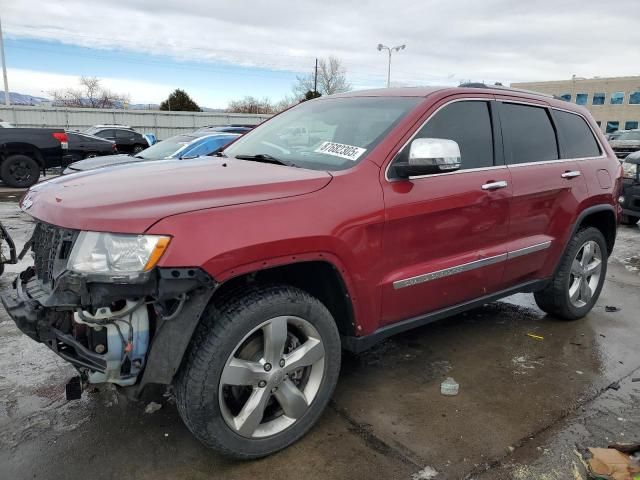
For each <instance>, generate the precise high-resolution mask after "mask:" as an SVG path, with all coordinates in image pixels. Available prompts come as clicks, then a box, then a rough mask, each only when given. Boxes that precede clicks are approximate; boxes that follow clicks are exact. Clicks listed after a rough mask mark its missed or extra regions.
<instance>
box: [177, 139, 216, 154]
mask: <svg viewBox="0 0 640 480" xmlns="http://www.w3.org/2000/svg"><path fill="white" fill-rule="evenodd" d="M220 146H222V141H221V140H220V139H219V138H207V139H204V140H202V141H200V142H199V143H198V144H197V145H194V146H193V147H191V148H190V149H187V150H186V151H185V152H184V153H183V154H182V156H186V157H200V156H202V155H209V154H210V153H213V152H214V151H216V150H217V149H218V148H219V147H220Z"/></svg>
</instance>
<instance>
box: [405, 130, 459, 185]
mask: <svg viewBox="0 0 640 480" xmlns="http://www.w3.org/2000/svg"><path fill="white" fill-rule="evenodd" d="M460 163H461V155H460V147H459V146H458V144H457V143H456V142H454V141H453V140H447V139H444V138H417V139H415V140H414V141H413V142H411V145H410V147H409V158H408V160H407V161H406V162H395V163H394V164H393V167H394V168H395V173H396V176H398V177H400V178H411V177H415V176H419V175H431V174H434V173H444V172H452V171H454V170H458V169H459V168H460Z"/></svg>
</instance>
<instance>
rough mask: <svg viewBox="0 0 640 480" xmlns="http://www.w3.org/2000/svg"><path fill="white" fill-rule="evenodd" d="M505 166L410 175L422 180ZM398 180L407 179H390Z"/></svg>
mask: <svg viewBox="0 0 640 480" xmlns="http://www.w3.org/2000/svg"><path fill="white" fill-rule="evenodd" d="M503 168H507V166H506V165H494V166H493V167H479V168H468V169H466V170H455V171H453V172H442V173H431V174H428V175H413V176H410V177H409V178H408V179H409V180H420V179H421V178H431V177H442V176H444V175H455V174H457V173H467V172H483V171H485V170H500V169H503ZM398 180H405V179H404V178H393V179H391V180H389V181H390V182H395V181H398Z"/></svg>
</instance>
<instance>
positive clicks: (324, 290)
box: [212, 257, 357, 336]
mask: <svg viewBox="0 0 640 480" xmlns="http://www.w3.org/2000/svg"><path fill="white" fill-rule="evenodd" d="M342 273H343V272H341V269H340V267H338V266H336V265H335V264H334V263H332V262H331V261H330V260H328V259H327V258H325V257H323V259H315V260H314V259H304V260H300V261H294V262H290V263H282V264H276V265H271V266H268V267H267V266H263V268H261V269H255V270H251V271H242V272H241V273H238V272H234V274H233V275H232V276H230V277H229V278H227V279H226V280H224V281H223V282H222V283H221V284H220V286H219V287H218V288H217V289H216V291H215V292H214V294H213V297H212V301H215V300H216V298H220V297H221V296H224V295H229V294H233V292H238V291H241V289H242V288H243V287H246V286H248V285H252V286H255V285H261V284H263V285H268V284H278V283H280V284H286V285H291V286H293V287H296V288H299V289H301V290H304V291H306V292H307V293H309V294H310V295H312V296H314V297H316V298H317V299H318V300H320V301H321V302H322V303H323V304H324V305H325V307H327V309H328V310H329V312H330V313H331V315H332V316H333V318H334V320H335V322H336V325H337V326H338V331H339V332H340V335H342V336H353V335H355V334H356V333H355V332H356V330H357V326H356V318H355V309H354V305H353V296H352V295H351V294H350V291H349V288H348V285H347V282H346V281H345V277H344V276H343V274H342Z"/></svg>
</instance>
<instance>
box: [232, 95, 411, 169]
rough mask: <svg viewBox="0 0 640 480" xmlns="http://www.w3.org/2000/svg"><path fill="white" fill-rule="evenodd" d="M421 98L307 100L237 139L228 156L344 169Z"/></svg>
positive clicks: (316, 167)
mask: <svg viewBox="0 0 640 480" xmlns="http://www.w3.org/2000/svg"><path fill="white" fill-rule="evenodd" d="M420 100H422V99H421V98H420V97H352V98H327V99H320V100H312V101H309V102H304V103H301V104H300V105H298V106H296V107H294V108H292V109H291V110H288V111H286V112H285V113H283V114H281V115H278V116H277V117H275V118H273V119H272V120H269V121H268V122H267V123H265V124H264V125H262V126H260V127H259V128H258V129H256V130H253V131H251V132H249V133H247V134H246V135H245V136H243V137H241V138H239V139H238V140H237V141H236V142H235V143H233V145H231V146H230V147H229V148H227V149H226V150H225V151H224V154H225V155H227V156H229V157H237V156H241V157H243V156H244V157H252V156H256V155H258V156H264V155H266V156H269V157H273V158H275V159H278V160H281V161H283V162H287V163H291V164H294V165H295V166H298V167H303V168H310V169H314V170H344V169H347V168H350V167H352V166H353V165H355V164H356V163H358V162H359V161H361V160H362V159H363V158H364V157H365V156H366V155H367V153H368V152H370V151H371V149H372V148H373V147H375V146H376V145H377V143H378V142H379V141H380V140H381V139H382V138H384V136H385V135H386V134H387V133H388V132H389V131H390V130H391V129H392V128H393V127H394V126H395V125H396V123H397V122H398V121H399V120H400V119H401V118H402V117H404V116H405V115H406V114H407V113H408V112H409V111H410V110H411V109H412V108H413V107H415V106H416V105H417V104H418V103H419V102H420Z"/></svg>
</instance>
